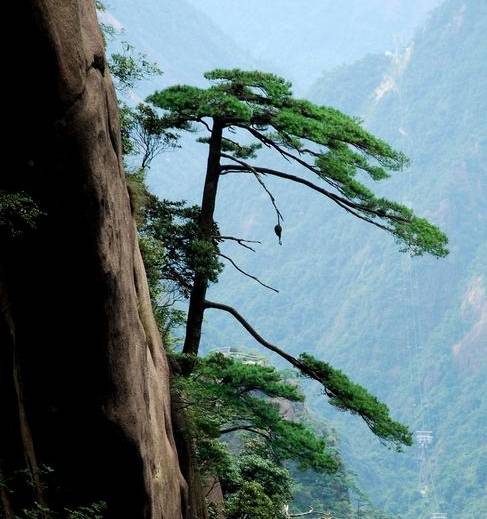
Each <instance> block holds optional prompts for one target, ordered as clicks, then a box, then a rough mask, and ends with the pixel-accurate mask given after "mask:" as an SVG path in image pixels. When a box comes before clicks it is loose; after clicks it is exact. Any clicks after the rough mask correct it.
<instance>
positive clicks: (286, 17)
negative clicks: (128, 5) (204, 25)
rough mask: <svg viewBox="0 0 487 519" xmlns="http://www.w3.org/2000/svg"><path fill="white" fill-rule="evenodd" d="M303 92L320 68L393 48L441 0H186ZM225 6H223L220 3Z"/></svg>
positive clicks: (402, 41)
mask: <svg viewBox="0 0 487 519" xmlns="http://www.w3.org/2000/svg"><path fill="white" fill-rule="evenodd" d="M189 1H190V2H191V3H192V4H193V5H194V6H195V7H197V8H198V9H200V10H201V11H203V12H205V13H207V14H208V16H209V17H211V19H212V20H213V21H214V22H215V23H216V24H217V25H218V26H219V27H220V29H221V30H222V31H224V32H226V33H227V34H228V35H231V37H232V39H234V40H235V41H236V42H237V44H238V45H239V46H240V47H241V48H244V49H246V50H248V51H249V52H251V54H252V55H253V56H254V57H255V59H258V60H263V61H265V62H266V63H270V64H271V68H272V71H274V72H277V73H279V74H282V75H285V76H286V77H288V78H289V79H291V80H292V81H293V83H294V84H295V86H296V87H299V90H300V92H301V90H302V88H303V87H308V86H309V85H310V83H311V82H312V81H313V80H315V79H316V78H317V77H318V75H319V74H320V73H321V71H322V70H324V69H328V68H330V67H333V66H336V65H340V64H342V63H350V62H352V61H354V60H356V59H358V58H360V57H362V56H363V55H364V54H366V53H367V52H383V51H385V50H393V49H394V48H395V47H397V45H400V44H402V43H404V42H407V41H408V40H409V38H410V37H411V35H412V33H413V30H414V28H415V27H416V26H417V25H418V24H420V23H422V22H423V21H424V19H425V17H426V15H427V13H428V12H429V11H430V10H431V9H432V8H433V7H435V6H436V5H438V3H439V2H440V0H413V1H411V0H409V1H405V0H368V1H367V2H363V1H361V0H346V1H342V2H334V1H332V0H304V1H301V2H296V1H295V0H280V1H279V2H269V1H267V2H262V1H261V0H247V1H246V2H241V1H238V0H189ZM223 4H224V5H225V8H224V9H222V5H223Z"/></svg>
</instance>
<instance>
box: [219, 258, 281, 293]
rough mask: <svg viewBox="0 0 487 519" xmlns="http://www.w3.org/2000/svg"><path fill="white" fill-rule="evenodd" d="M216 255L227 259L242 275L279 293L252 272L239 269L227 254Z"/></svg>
mask: <svg viewBox="0 0 487 519" xmlns="http://www.w3.org/2000/svg"><path fill="white" fill-rule="evenodd" d="M218 256H221V257H222V258H225V259H226V260H227V261H229V262H230V263H231V264H232V265H233V266H234V267H235V268H236V269H237V270H238V271H239V272H240V273H242V274H243V275H244V276H247V277H249V278H250V279H253V280H254V281H257V283H259V285H262V286H263V287H265V288H268V289H269V290H273V291H274V292H277V293H279V290H277V288H273V287H271V286H269V285H266V284H265V283H263V282H262V281H261V280H260V279H259V278H258V277H256V276H253V275H252V274H249V273H248V272H245V270H243V269H241V268H240V267H239V266H238V265H237V264H236V263H235V261H233V259H232V258H230V257H228V256H225V254H222V253H221V252H220V253H219V254H218Z"/></svg>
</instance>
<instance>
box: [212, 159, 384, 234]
mask: <svg viewBox="0 0 487 519" xmlns="http://www.w3.org/2000/svg"><path fill="white" fill-rule="evenodd" d="M252 168H253V169H254V170H255V171H256V172H257V173H262V174H264V175H272V176H275V177H280V178H284V179H286V180H291V181H293V182H297V183H298V184H303V185H305V186H307V187H309V188H311V189H313V191H317V192H318V193H321V194H322V195H324V196H326V197H327V198H329V199H330V200H333V202H335V203H336V204H337V205H339V206H340V207H341V208H343V209H345V211H347V212H349V213H351V214H353V215H354V216H356V217H357V218H359V219H360V220H364V221H366V222H368V223H371V224H372V225H375V226H376V227H379V229H383V230H385V231H388V232H391V230H392V229H390V228H389V227H387V226H385V225H382V224H380V223H378V222H375V221H374V220H371V219H370V218H367V217H366V216H363V215H361V214H359V213H358V212H357V210H359V211H364V212H367V213H370V214H373V215H375V216H382V217H383V216H384V215H381V214H379V213H377V212H376V211H373V210H372V209H368V208H365V207H362V206H360V205H359V204H356V203H354V202H350V200H347V199H346V198H343V197H341V196H339V195H336V194H335V193H332V192H331V191H328V190H327V189H324V188H322V187H320V186H317V185H316V184H314V183H313V182H310V181H309V180H306V179H305V178H301V177H297V176H296V175H290V174H289V173H283V172H282V171H277V170H275V169H270V168H260V167H256V166H252ZM220 170H221V171H227V172H228V173H232V172H235V173H247V172H249V169H248V167H247V166H233V165H232V164H223V165H222V166H220ZM250 172H252V171H250Z"/></svg>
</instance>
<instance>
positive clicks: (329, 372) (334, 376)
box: [147, 70, 448, 448]
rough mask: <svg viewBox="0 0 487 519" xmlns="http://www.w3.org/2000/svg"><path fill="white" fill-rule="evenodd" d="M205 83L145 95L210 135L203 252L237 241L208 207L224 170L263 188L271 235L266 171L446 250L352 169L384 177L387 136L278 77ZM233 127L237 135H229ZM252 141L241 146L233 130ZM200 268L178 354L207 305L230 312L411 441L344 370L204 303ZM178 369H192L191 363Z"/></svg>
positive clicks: (413, 248)
mask: <svg viewBox="0 0 487 519" xmlns="http://www.w3.org/2000/svg"><path fill="white" fill-rule="evenodd" d="M205 77H206V78H207V79H208V80H210V81H212V82H213V84H212V85H211V86H210V87H209V88H207V89H202V88H196V87H193V86H187V85H182V86H174V87H170V88H167V89H165V90H162V91H158V92H155V93H154V94H153V95H151V96H149V98H148V100H147V101H148V102H149V103H151V104H152V105H153V106H154V107H156V109H162V110H163V113H164V115H163V117H164V118H165V119H166V120H172V121H173V122H174V127H175V128H176V129H177V128H185V127H187V125H195V124H199V125H202V126H203V127H204V128H206V130H207V131H208V134H209V135H208V137H207V138H204V139H199V140H200V141H201V142H205V143H207V144H208V147H209V151H208V162H207V169H206V176H205V181H204V189H203V197H202V203H201V211H200V214H199V216H198V220H197V226H198V243H199V244H200V247H201V249H203V250H204V251H205V252H206V253H208V251H213V253H214V254H215V255H218V254H219V250H218V243H219V242H221V241H224V240H225V239H231V240H237V241H238V243H240V244H242V245H246V243H245V240H241V239H239V238H235V237H224V236H220V235H219V234H218V233H217V234H215V222H214V211H215V205H216V201H217V194H218V184H219V180H220V178H221V176H222V175H227V174H229V173H241V174H250V175H253V176H254V177H255V179H256V180H257V181H258V182H259V184H260V185H261V186H262V187H263V189H264V190H265V191H266V192H267V194H268V195H269V198H270V200H271V203H272V205H273V207H274V209H275V213H276V218H277V223H276V226H275V232H276V234H277V235H278V238H279V240H281V235H282V232H283V229H282V214H281V212H280V211H279V208H278V206H277V203H276V200H275V198H274V196H273V195H272V193H271V192H270V190H269V189H268V188H267V186H266V184H265V182H264V177H265V176H271V177H277V178H281V179H283V180H287V181H289V182H291V183H297V184H301V185H304V186H306V187H308V188H309V189H312V190H314V191H316V192H318V193H320V194H321V195H323V196H324V197H326V198H327V199H328V200H331V201H332V202H334V203H335V204H337V205H338V206H339V207H341V208H342V209H344V210H345V211H346V212H348V213H350V214H351V215H353V216H355V217H356V218H359V219H361V220H364V221H366V222H368V223H370V224H372V225H374V226H377V227H379V228H381V229H383V230H385V231H387V232H388V233H390V234H392V235H393V236H394V237H395V239H396V240H397V241H398V242H399V243H400V244H401V246H402V250H403V251H408V252H410V253H411V254H412V255H421V254H425V253H428V254H432V255H433V256H437V257H442V256H445V255H446V254H447V253H448V251H447V249H446V244H447V238H446V236H445V235H444V234H443V233H442V232H441V231H440V230H439V229H438V228H437V227H436V226H434V225H433V224H431V223H429V222H428V221H427V220H425V219H423V218H420V217H418V216H416V215H415V214H414V213H413V211H412V210H411V209H409V208H407V207H405V206H403V205H401V204H399V203H397V202H394V201H391V200H388V199H385V198H382V197H379V196H377V195H375V194H374V193H373V191H372V190H371V189H369V188H368V187H366V185H365V184H364V183H363V182H361V181H360V180H359V177H360V175H365V176H368V177H369V178H370V179H372V180H374V181H380V180H384V179H386V178H388V177H389V176H390V174H391V172H394V171H399V170H401V169H402V168H403V167H404V166H406V165H407V163H408V160H407V158H406V157H405V156H404V155H403V154H402V153H401V152H398V151H396V150H394V149H392V148H391V147H390V146H389V145H388V144H387V143H385V142H384V141H382V140H380V139H378V138H376V137H375V136H373V135H371V134H370V133H369V132H367V131H366V130H365V129H364V128H363V127H362V126H361V125H360V122H359V121H358V120H356V119H354V118H351V117H349V116H347V115H344V114H343V113H341V112H339V111H338V110H335V109H333V108H329V107H324V106H317V105H315V104H313V103H311V102H309V101H306V100H300V99H295V98H293V96H292V92H291V85H290V83H288V82H287V81H285V80H284V79H282V78H280V77H278V76H276V75H273V74H268V73H263V72H257V71H254V72H245V71H240V70H214V71H212V72H208V73H206V74H205ZM237 132H238V133H237ZM244 134H245V135H246V137H250V138H251V139H252V141H251V142H250V144H249V143H245V144H242V143H241V142H239V141H238V140H236V138H235V135H238V136H241V135H244ZM262 147H266V148H268V149H270V150H273V151H275V152H276V154H277V155H279V156H281V157H284V158H285V159H287V160H288V161H289V162H290V163H292V164H293V165H297V166H299V167H301V168H302V170H303V171H305V172H308V173H309V172H310V173H312V174H313V175H315V177H316V179H317V182H316V183H315V182H311V181H310V180H308V179H307V178H304V177H301V176H297V175H295V174H291V173H287V172H285V171H281V170H277V169H273V168H269V167H262V166H260V165H256V164H254V163H251V162H249V161H253V160H254V159H256V158H257V154H258V151H259V150H260V149H261V148H262ZM210 276H211V273H210V272H208V269H204V268H200V269H196V270H195V272H194V277H193V281H192V285H191V287H190V290H189V294H190V296H189V310H188V319H187V324H186V336H185V342H184V348H183V352H184V353H185V354H186V355H187V356H188V357H189V358H190V359H191V358H195V357H196V355H197V354H198V349H199V344H200V339H201V328H202V324H203V315H204V312H205V310H207V309H209V308H213V309H219V310H222V311H226V312H228V313H230V314H231V315H233V316H234V317H235V318H236V319H237V320H238V321H239V322H240V323H241V324H242V325H243V326H244V327H245V328H246V330H247V331H248V332H249V333H250V334H251V335H252V336H253V337H254V338H255V339H256V340H257V341H258V342H260V343H261V344H262V345H264V346H265V347H266V348H268V349H270V350H271V351H273V352H275V353H277V354H279V355H280V356H281V357H283V358H285V359H286V360H287V361H289V362H290V363H291V364H292V365H293V366H294V367H296V368H297V369H298V370H300V371H301V373H302V374H304V375H305V376H307V377H310V378H312V379H315V380H317V381H319V382H320V383H321V384H322V385H323V387H324V392H325V394H326V395H327V396H328V397H329V398H330V399H331V403H332V404H333V405H335V406H337V407H338V408H340V409H343V410H348V411H350V412H352V413H355V414H358V415H360V416H361V417H362V418H363V419H364V420H365V422H366V423H367V425H368V426H369V428H370V429H371V430H372V431H373V432H374V433H375V434H376V435H378V436H379V438H381V439H382V440H384V441H385V442H388V443H389V442H390V443H392V444H394V445H395V446H396V447H397V448H400V445H402V444H410V443H411V435H410V433H409V431H408V430H407V428H406V427H404V426H403V425H401V424H398V423H397V422H394V421H393V420H392V419H391V418H390V416H389V411H388V409H387V407H386V406H385V405H384V404H382V403H381V402H379V401H378V400H377V399H376V398H375V397H373V396H372V395H370V394H369V393H368V392H367V391H366V390H365V389H363V388H362V387H360V386H358V385H356V384H354V383H353V382H351V381H350V380H349V379H348V378H347V377H346V376H345V375H344V374H343V373H341V372H340V371H338V370H335V369H334V368H333V367H331V366H330V365H328V364H327V363H325V362H321V361H318V360H316V359H314V358H312V357H311V356H309V355H306V354H303V355H302V356H301V357H300V358H295V357H293V356H291V355H289V354H288V353H286V352H285V351H283V350H282V349H280V348H278V347H277V346H275V345H273V344H270V343H269V342H268V341H266V340H265V339H263V338H262V337H261V336H260V335H259V334H258V333H257V332H256V331H255V330H254V328H253V327H252V326H251V325H250V324H249V323H248V322H247V321H246V320H245V319H244V318H243V317H242V316H241V315H240V314H239V313H238V311H237V310H236V309H234V308H232V307H230V306H227V305H223V304H220V303H215V302H211V301H208V300H207V299H206V292H207V288H208V285H209V283H210V281H212V279H211V277H210ZM186 369H188V370H191V362H190V363H189V367H186Z"/></svg>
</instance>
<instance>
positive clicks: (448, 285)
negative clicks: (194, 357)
mask: <svg viewBox="0 0 487 519" xmlns="http://www.w3.org/2000/svg"><path fill="white" fill-rule="evenodd" d="M191 1H192V4H193V5H192V6H190V5H189V3H188V1H181V0H171V1H169V2H167V1H166V2H162V1H156V0H143V1H141V2H137V3H129V2H128V0H113V1H112V2H111V6H110V13H112V14H113V15H114V16H116V17H117V18H119V19H120V20H121V21H122V23H123V24H124V25H126V27H127V39H128V40H129V41H132V42H133V43H135V44H136V45H137V46H138V47H139V48H141V49H142V50H146V51H147V52H149V54H150V55H151V56H152V57H153V58H154V59H156V60H157V61H159V63H160V64H161V67H162V68H163V69H164V70H165V73H166V74H165V77H164V78H163V81H164V82H166V83H167V82H174V81H191V82H193V83H194V82H197V81H198V78H199V77H200V73H201V72H202V71H204V70H207V69H209V68H212V67H215V66H241V67H244V66H245V67H247V66H250V67H254V66H255V63H254V62H253V61H252V59H251V58H249V57H248V55H247V54H246V53H245V52H243V51H241V50H240V47H241V48H245V50H246V51H249V53H250V52H251V53H252V55H253V56H257V57H262V58H263V59H265V60H266V61H270V62H272V63H273V64H274V65H273V66H275V67H276V70H277V69H278V68H280V67H282V70H281V72H282V73H283V74H284V75H286V76H292V75H297V76H299V75H303V74H304V75H305V76H306V80H307V81H308V79H309V83H311V82H312V81H314V80H317V81H315V83H314V85H313V87H312V88H311V90H310V91H309V95H310V96H311V97H312V98H313V99H314V100H316V101H317V102H319V103H323V104H331V105H335V106H338V107H339V108H342V109H343V110H345V111H347V112H349V113H352V114H354V115H359V116H361V117H362V118H364V119H365V121H366V124H367V125H368V126H369V127H370V128H371V129H372V130H373V131H374V132H376V133H377V134H379V135H380V136H382V137H384V138H386V139H387V140H389V141H390V142H391V143H392V144H394V145H395V146H396V147H398V148H400V149H403V150H404V151H405V152H406V153H407V154H408V155H409V156H410V157H411V159H412V167H411V168H410V170H408V172H404V173H399V174H397V178H395V179H393V180H391V181H388V182H386V183H385V184H384V186H383V191H384V193H385V194H388V195H389V196H393V194H395V197H396V198H397V199H399V200H401V201H404V202H408V203H410V204H411V205H412V206H413V207H415V208H416V209H417V210H418V212H419V213H420V214H423V215H425V216H427V217H428V218H430V219H432V220H433V221H435V222H436V223H438V224H440V225H441V226H442V227H443V228H444V229H445V230H446V231H447V233H448V234H449V236H450V240H451V254H450V256H449V257H448V258H447V259H445V260H440V261H436V260H432V259H429V258H414V259H412V260H410V259H409V258H408V257H407V256H404V255H401V254H400V253H399V252H398V251H397V247H396V246H395V244H394V243H393V241H392V240H391V239H390V238H389V237H388V236H386V235H384V233H382V232H381V231H380V230H377V229H374V228H371V227H370V226H368V225H367V224H365V223H363V222H358V221H354V220H353V219H352V218H351V217H349V216H348V215H346V214H344V213H343V212H340V210H339V209H338V208H336V207H330V206H329V204H327V203H326V202H325V201H323V200H322V199H321V198H320V197H319V195H315V194H313V193H308V192H307V191H306V190H305V189H299V188H297V187H295V186H293V187H292V188H289V186H287V185H285V184H282V183H280V182H279V181H276V182H272V181H269V182H268V185H269V187H270V188H272V190H273V192H274V193H275V195H276V197H277V199H278V203H279V205H280V207H281V209H282V210H283V212H284V216H285V221H284V233H283V240H284V242H283V246H282V247H279V245H278V244H277V241H276V240H275V236H274V234H273V227H274V224H275V221H274V216H273V211H272V208H270V207H269V204H268V199H267V195H266V194H265V193H263V192H262V190H261V189H260V188H259V185H258V184H257V183H255V182H253V181H252V178H249V177H247V176H244V175H242V176H241V177H238V178H237V176H234V177H232V176H231V175H228V177H225V178H223V179H222V192H221V197H220V201H219V206H218V213H217V216H218V221H219V222H220V224H221V229H222V231H223V233H224V234H232V235H239V236H242V237H246V238H251V239H260V240H262V241H263V242H264V243H263V245H262V246H261V247H259V248H260V251H259V252H258V254H252V253H248V254H247V253H245V252H243V251H241V250H239V249H238V247H234V248H233V249H232V252H231V255H232V257H233V258H234V259H236V260H237V261H238V263H239V264H240V265H241V266H242V267H244V268H246V269H247V270H249V271H250V272H252V273H254V274H256V275H258V276H259V277H260V278H261V279H262V280H264V281H265V282H268V283H270V284H271V285H273V286H276V287H278V288H279V289H280V290H281V292H280V293H279V294H273V293H267V292H266V291H265V290H264V289H263V288H262V287H259V286H257V285H255V284H253V283H252V282H251V281H250V280H248V279H246V278H242V277H241V276H239V275H238V273H235V272H234V271H232V270H230V268H231V267H229V268H227V270H226V271H225V273H224V274H223V276H222V280H221V283H219V284H217V285H216V286H215V287H213V288H212V294H211V298H212V299H215V300H220V301H222V302H224V303H229V304H233V305H235V306H236V307H238V308H239V309H240V310H241V311H242V313H243V314H244V315H245V316H247V317H248V318H249V320H250V321H251V322H252V323H253V324H254V325H255V326H256V327H257V329H258V330H259V331H260V332H261V333H262V334H263V335H265V336H266V337H267V338H269V340H272V341H273V342H275V343H276V344H282V345H283V346H284V347H285V348H288V349H289V350H291V351H294V352H300V351H303V350H307V351H311V352H314V353H315V354H316V355H318V356H320V357H322V358H323V359H326V360H330V361H333V362H334V363H336V365H338V366H339V367H342V368H343V369H344V370H345V371H346V372H347V373H349V374H350V375H352V376H353V377H354V378H355V379H356V380H357V381H359V382H362V383H363V384H365V385H366V386H367V387H369V388H371V390H373V391H374V392H376V393H377V394H378V395H379V396H380V397H381V398H383V399H384V400H385V401H386V402H387V403H388V404H389V405H390V407H391V409H392V411H393V414H394V415H395V416H396V417H399V418H401V419H403V420H405V421H407V422H408V423H410V424H411V427H412V428H413V429H414V430H416V429H423V428H426V429H428V430H432V431H433V443H432V444H431V446H430V447H429V448H428V457H427V460H428V462H427V464H426V465H424V466H423V472H422V473H421V476H420V470H419V469H420V465H419V462H418V456H419V450H418V449H417V448H412V449H409V450H408V451H407V452H406V453H404V454H402V455H397V454H395V453H390V452H388V451H387V450H385V449H384V448H383V447H381V446H379V445H377V442H376V440H375V439H374V438H373V437H372V436H371V434H370V433H369V432H368V430H367V429H366V428H365V426H363V425H362V424H361V423H360V421H359V420H358V419H356V418H353V417H345V416H344V415H341V414H339V413H338V412H335V411H333V409H331V408H330V406H327V405H326V404H325V403H324V399H323V397H322V396H321V395H318V394H315V392H314V391H315V389H313V387H310V388H309V391H310V395H311V398H312V402H313V407H314V408H315V409H316V410H317V411H318V412H319V413H320V414H321V415H322V416H325V417H327V418H328V419H329V420H330V422H331V423H333V424H334V425H336V426H337V427H338V428H339V429H340V432H341V438H342V443H343V450H344V451H345V453H346V455H347V457H348V459H349V460H351V463H352V465H353V468H354V469H355V470H357V472H358V473H359V476H360V481H361V484H362V485H364V486H366V490H367V491H368V492H370V493H371V494H373V495H374V497H375V501H376V502H377V503H379V504H382V505H384V506H386V507H387V508H388V509H389V510H391V511H394V512H396V513H398V514H401V517H402V518H403V519H405V518H407V519H430V515H431V514H432V513H433V512H446V513H448V514H449V516H448V517H449V518H453V517H455V518H459V519H474V518H475V519H477V518H483V517H487V510H485V507H486V504H485V493H486V485H487V447H486V446H485V440H484V436H485V432H484V431H485V430H486V429H487V409H486V402H487V400H486V399H485V394H486V393H487V386H486V380H487V376H486V366H485V361H486V359H487V353H486V346H487V338H486V334H487V262H486V260H485V258H486V257H487V230H486V229H487V213H486V210H485V200H486V199H487V166H486V165H487V116H486V114H487V95H486V92H487V68H486V67H487V38H486V37H485V34H486V33H487V2H485V1H484V0H446V1H445V2H444V4H442V5H441V6H440V7H439V8H438V9H437V10H436V11H435V12H434V15H433V16H432V17H431V19H430V20H429V22H428V24H427V25H426V27H425V28H424V29H420V30H419V31H418V32H417V33H416V35H415V37H414V41H413V42H409V41H407V38H408V36H409V34H411V32H412V28H413V26H414V24H415V23H417V22H421V21H422V20H424V16H425V13H426V11H427V10H428V9H429V7H431V6H432V5H433V4H435V3H437V2H434V1H429V0H415V1H405V0H404V1H402V0H395V1H393V0H390V1H386V0H370V1H369V0H368V1H367V2H365V1H364V2H362V1H359V0H356V1H352V0H348V1H347V2H331V1H328V0H323V1H322V2H321V1H318V0H316V1H315V2H313V3H311V2H309V4H310V7H309V9H304V8H303V7H302V6H303V5H305V4H307V3H308V2H306V1H305V2H297V1H293V2H291V0H280V1H279V2H277V1H276V2H270V1H259V2H258V1H257V0H255V1H254V0H248V1H246V2H243V1H239V2H237V1H236V0H235V1H234V0H224V1H223V0H222V1H221V2H218V1H217V0H198V1H197V0H191ZM196 5H197V7H198V9H196V8H195V7H194V6H196ZM222 5H224V9H223V8H222ZM276 6H277V7H276ZM344 6H345V7H344ZM284 7H286V9H284ZM210 8H211V10H210ZM203 10H204V11H206V14H203V13H202V11H203ZM210 17H211V18H212V20H213V21H209V18H210ZM222 20H223V21H222ZM216 23H218V25H219V26H220V27H219V28H217V27H216ZM222 28H223V29H224V30H225V31H226V33H227V35H225V33H224V32H223V31H222ZM228 35H231V37H230V36H228ZM394 35H399V36H397V40H399V41H400V40H402V41H403V43H404V45H403V46H401V45H398V46H397V49H396V45H395V36H394ZM232 38H235V40H236V41H237V44H235V43H233V42H232ZM387 49H390V50H391V53H390V54H388V55H386V54H385V53H384V51H385V50H387ZM396 50H397V52H396ZM373 51H379V52H380V54H379V55H373V54H370V55H368V56H366V57H364V55H365V54H366V53H368V52H373ZM356 59H358V60H359V61H357V62H356V63H355V64H353V65H350V66H346V67H339V68H335V69H334V70H332V71H328V72H327V73H326V74H325V75H323V76H321V77H319V78H318V75H321V72H322V70H323V69H324V68H328V67H330V66H331V65H336V64H340V63H343V62H346V61H351V60H356ZM315 71H316V75H314V74H315ZM318 73H319V74H318ZM153 86H159V84H158V82H156V83H154V84H153ZM194 137H195V136H192V137H191V139H193V138H194ZM198 146H199V147H198ZM203 153H204V147H203V146H202V145H195V146H191V147H185V148H184V149H182V150H180V151H175V152H172V153H167V154H164V155H163V156H161V158H160V160H158V161H157V162H156V163H155V164H154V167H153V169H152V173H153V175H152V184H153V186H155V187H156V188H157V189H158V191H159V193H160V194H162V195H163V196H166V197H175V198H182V197H185V198H188V199H190V200H196V199H198V197H199V196H200V189H201V182H202V178H201V173H202V170H203V169H204V157H203ZM202 157H203V158H202ZM244 177H245V178H244ZM247 252H248V251H247ZM206 326H207V327H206V333H205V337H204V338H205V346H206V347H213V346H219V345H237V346H239V345H243V346H249V347H255V344H254V342H253V341H252V340H251V339H249V337H248V336H247V335H246V334H245V333H242V332H241V331H240V327H239V325H238V324H237V323H235V322H234V321H233V320H232V319H231V318H230V317H224V316H220V315H218V314H217V313H215V312H213V313H209V314H208V316H207V325H206ZM425 486H426V487H427V488H425ZM420 490H423V494H422V493H421V492H420ZM423 495H424V497H422V496H423Z"/></svg>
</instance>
